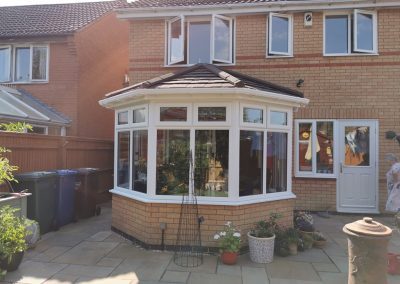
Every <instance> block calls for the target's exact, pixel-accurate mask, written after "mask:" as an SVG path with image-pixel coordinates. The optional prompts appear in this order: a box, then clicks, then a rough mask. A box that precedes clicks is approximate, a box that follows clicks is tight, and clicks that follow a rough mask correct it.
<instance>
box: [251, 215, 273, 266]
mask: <svg viewBox="0 0 400 284" xmlns="http://www.w3.org/2000/svg"><path fill="white" fill-rule="evenodd" d="M278 218H280V215H279V214H276V213H273V214H271V215H270V217H269V219H268V220H267V221H264V220H263V221H259V222H257V223H256V226H255V228H254V229H252V230H251V231H249V232H248V234H247V237H248V240H249V250H250V259H251V260H252V261H253V262H256V263H269V262H272V260H273V257H274V245H275V232H276V231H277V230H278V228H279V226H278V224H277V222H276V221H277V219H278Z"/></svg>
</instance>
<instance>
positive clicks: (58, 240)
mask: <svg viewBox="0 0 400 284" xmlns="http://www.w3.org/2000/svg"><path fill="white" fill-rule="evenodd" d="M89 236H90V234H88V233H82V232H81V233H79V232H73V233H68V232H57V234H54V235H52V236H51V237H50V238H48V239H46V240H43V241H42V242H45V244H46V245H48V247H50V246H66V247H73V246H76V245H77V244H79V243H80V242H82V241H83V240H85V239H86V238H88V237H89Z"/></svg>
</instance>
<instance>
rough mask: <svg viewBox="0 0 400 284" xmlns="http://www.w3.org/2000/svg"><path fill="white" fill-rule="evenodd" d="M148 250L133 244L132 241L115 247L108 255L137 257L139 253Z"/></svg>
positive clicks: (113, 256)
mask: <svg viewBox="0 0 400 284" xmlns="http://www.w3.org/2000/svg"><path fill="white" fill-rule="evenodd" d="M145 251H146V250H144V249H142V248H139V247H136V246H134V245H132V243H130V244H129V243H120V244H118V246H117V247H115V248H114V249H113V250H112V251H111V252H110V253H109V254H107V257H112V258H135V257H137V256H138V255H141V254H143V253H144V252H145Z"/></svg>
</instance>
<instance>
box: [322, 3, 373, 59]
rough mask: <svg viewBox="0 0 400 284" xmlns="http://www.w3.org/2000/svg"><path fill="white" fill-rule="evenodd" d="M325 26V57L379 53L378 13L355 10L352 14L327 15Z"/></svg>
mask: <svg viewBox="0 0 400 284" xmlns="http://www.w3.org/2000/svg"><path fill="white" fill-rule="evenodd" d="M324 26H325V28H324V54H325V55H349V54H356V53H363V54H365V53H369V54H376V53H377V14H376V12H374V11H363V10H354V11H353V13H352V14H350V13H343V14H327V15H325V17H324Z"/></svg>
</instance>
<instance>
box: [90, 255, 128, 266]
mask: <svg viewBox="0 0 400 284" xmlns="http://www.w3.org/2000/svg"><path fill="white" fill-rule="evenodd" d="M122 261H123V259H122V258H111V257H103V258H102V259H100V260H99V262H97V263H96V265H97V266H105V267H117V266H118V265H120V264H121V262H122Z"/></svg>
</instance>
